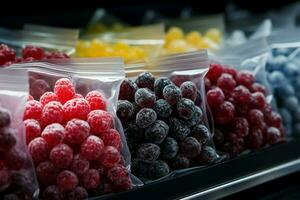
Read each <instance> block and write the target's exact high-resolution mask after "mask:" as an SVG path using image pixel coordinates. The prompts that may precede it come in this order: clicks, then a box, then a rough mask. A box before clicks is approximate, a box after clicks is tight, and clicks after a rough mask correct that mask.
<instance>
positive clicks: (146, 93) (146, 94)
mask: <svg viewBox="0 0 300 200" xmlns="http://www.w3.org/2000/svg"><path fill="white" fill-rule="evenodd" d="M134 100H135V103H136V104H137V105H139V106H140V107H142V108H152V107H153V105H154V103H155V101H156V97H155V94H154V92H152V91H151V90H149V89H148V88H140V89H138V90H137V91H136V93H135V95H134Z"/></svg>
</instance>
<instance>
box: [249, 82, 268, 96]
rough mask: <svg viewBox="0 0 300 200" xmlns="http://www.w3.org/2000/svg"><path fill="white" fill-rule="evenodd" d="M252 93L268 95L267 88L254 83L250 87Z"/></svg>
mask: <svg viewBox="0 0 300 200" xmlns="http://www.w3.org/2000/svg"><path fill="white" fill-rule="evenodd" d="M250 91H251V92H253V93H254V92H261V93H263V94H264V95H265V94H266V87H265V86H263V85H262V84H259V83H253V84H252V85H251V87H250Z"/></svg>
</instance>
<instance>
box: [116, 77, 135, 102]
mask: <svg viewBox="0 0 300 200" xmlns="http://www.w3.org/2000/svg"><path fill="white" fill-rule="evenodd" d="M137 89H138V87H137V85H136V84H135V83H134V82H133V81H132V80H129V79H125V80H124V81H123V82H122V84H121V86H120V93H119V99H121V100H128V101H133V100H134V94H135V91H136V90H137Z"/></svg>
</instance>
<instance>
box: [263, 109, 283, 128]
mask: <svg viewBox="0 0 300 200" xmlns="http://www.w3.org/2000/svg"><path fill="white" fill-rule="evenodd" d="M266 121H267V124H268V125H269V126H274V127H276V128H280V126H281V125H282V119H281V116H280V115H279V114H278V113H276V112H275V111H272V112H271V114H270V115H269V116H268V115H267V116H266Z"/></svg>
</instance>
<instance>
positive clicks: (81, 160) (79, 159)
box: [70, 154, 90, 175]
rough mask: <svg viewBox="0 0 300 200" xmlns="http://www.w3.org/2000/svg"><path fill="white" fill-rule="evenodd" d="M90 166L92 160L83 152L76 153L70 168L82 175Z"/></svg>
mask: <svg viewBox="0 0 300 200" xmlns="http://www.w3.org/2000/svg"><path fill="white" fill-rule="evenodd" d="M89 168H90V162H89V160H87V159H86V158H85V157H83V156H82V155H81V154H76V155H75V156H74V158H73V162H72V164H71V167H70V169H71V170H72V172H74V173H76V174H77V175H82V174H84V173H85V172H87V171H88V170H89Z"/></svg>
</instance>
